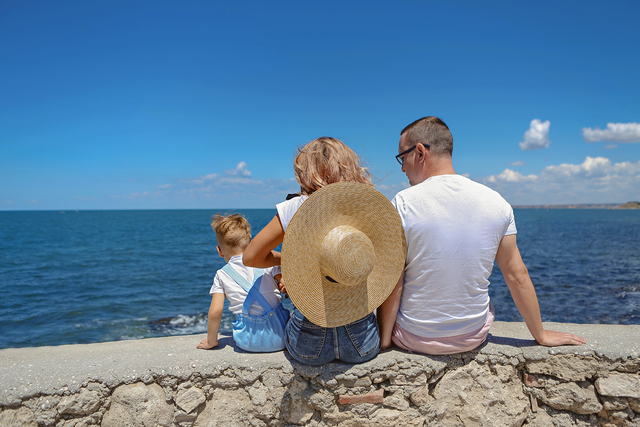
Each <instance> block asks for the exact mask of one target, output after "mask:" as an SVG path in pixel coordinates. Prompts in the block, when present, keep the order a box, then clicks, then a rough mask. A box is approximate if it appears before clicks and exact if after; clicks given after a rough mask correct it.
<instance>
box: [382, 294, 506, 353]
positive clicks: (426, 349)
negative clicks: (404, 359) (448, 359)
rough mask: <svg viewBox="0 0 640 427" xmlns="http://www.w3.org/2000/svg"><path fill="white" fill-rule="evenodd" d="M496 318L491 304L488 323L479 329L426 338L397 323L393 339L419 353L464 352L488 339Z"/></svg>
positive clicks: (397, 343)
mask: <svg viewBox="0 0 640 427" xmlns="http://www.w3.org/2000/svg"><path fill="white" fill-rule="evenodd" d="M494 319H495V312H494V311H493V306H492V305H491V304H489V315H488V316H487V323H485V324H484V326H483V327H482V328H480V329H478V330H477V331H474V332H469V333H467V334H462V335H456V336H453V337H445V338H424V337H420V336H418V335H415V334H412V333H411V332H408V331H406V330H404V329H402V327H400V325H398V323H396V324H395V325H394V326H393V332H392V334H391V339H392V340H393V342H394V343H395V345H397V346H398V347H400V348H403V349H405V350H410V351H415V352H417V353H424V354H432V355H440V354H454V353H462V352H465V351H469V350H473V349H474V348H476V347H478V346H479V345H480V344H482V343H483V342H484V340H486V339H487V335H488V334H489V329H490V328H491V325H493V320H494Z"/></svg>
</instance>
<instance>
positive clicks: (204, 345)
mask: <svg viewBox="0 0 640 427" xmlns="http://www.w3.org/2000/svg"><path fill="white" fill-rule="evenodd" d="M217 346H218V341H214V342H212V343H210V342H209V340H208V339H207V338H205V339H203V340H202V341H200V344H198V346H197V347H196V348H201V349H204V350H210V349H212V348H214V347H217Z"/></svg>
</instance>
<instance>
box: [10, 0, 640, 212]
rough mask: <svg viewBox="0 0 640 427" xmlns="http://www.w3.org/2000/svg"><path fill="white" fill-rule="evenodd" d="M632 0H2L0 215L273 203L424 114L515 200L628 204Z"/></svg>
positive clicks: (391, 184)
mask: <svg viewBox="0 0 640 427" xmlns="http://www.w3.org/2000/svg"><path fill="white" fill-rule="evenodd" d="M639 18H640V3H639V2H637V1H635V0H634V1H608V2H590V1H580V2H577V1H575V2H557V1H549V2H547V1H539V2H535V3H528V2H481V3H479V2H475V1H473V2H472V1H450V2H430V1H406V0H403V1H384V2H380V1H367V2H364V1H363V2H344V1H340V2H333V1H325V2H293V1H291V2H258V1H255V2H254V1H244V2H209V1H206V2H205V1H189V2H175V1H172V2H167V1H153V2H152V1H138V2H124V1H123V2H119V1H100V2H87V1H77V2H76V1H58V2H29V1H3V2H2V4H0V210H31V209H53V210H71V209H183V208H184V209H191V208H206V209H209V208H211V209H223V208H272V207H274V205H275V204H276V203H278V202H279V201H281V200H283V199H284V197H285V195H286V194H287V193H292V192H295V191H297V189H298V187H297V185H296V182H295V180H294V176H293V168H292V161H293V157H294V154H295V150H296V147H298V146H301V145H303V144H304V143H305V142H308V141H310V140H312V139H314V138H316V137H318V136H322V135H329V136H334V137H337V138H340V139H342V140H343V141H344V142H345V143H346V144H347V145H349V146H350V147H352V148H353V149H354V150H356V152H357V153H358V154H360V155H361V157H362V158H363V160H364V161H365V162H366V163H367V164H368V166H369V167H370V170H371V172H372V173H373V174H374V176H375V177H376V182H377V187H378V188H379V189H380V190H381V191H382V192H383V193H384V194H385V195H387V196H388V197H393V195H395V193H397V192H398V191H399V190H401V189H403V188H405V187H406V186H407V185H408V183H407V179H406V177H405V176H404V174H403V173H402V172H401V170H400V167H399V165H398V164H397V163H396V162H395V160H394V158H393V157H394V155H395V154H397V148H398V147H397V144H398V139H399V132H400V130H401V129H402V128H403V127H404V126H406V125H407V124H409V123H410V122H412V121H413V120H415V119H418V118H420V117H422V116H426V115H435V116H438V117H440V118H441V119H443V120H444V121H445V122H446V123H447V124H448V125H449V127H450V128H451V130H452V133H453V137H454V147H455V148H454V157H453V159H454V167H455V169H456V172H457V173H460V174H464V175H466V176H469V177H470V178H471V179H474V180H476V181H478V182H482V183H485V184H487V185H489V186H490V187H492V188H494V189H496V190H498V191H499V192H500V193H501V194H502V195H503V196H504V197H505V198H506V199H507V200H508V201H509V202H511V203H512V204H515V205H526V204H547V203H549V204H553V203H624V202H627V201H630V200H640V79H638V75H639V72H640V31H638V29H637V23H638V21H639Z"/></svg>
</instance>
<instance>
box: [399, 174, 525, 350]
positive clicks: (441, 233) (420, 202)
mask: <svg viewBox="0 0 640 427" xmlns="http://www.w3.org/2000/svg"><path fill="white" fill-rule="evenodd" d="M392 203H393V205H394V206H395V207H396V209H397V210H398V213H399V214H400V217H401V219H402V225H403V227H404V232H405V237H406V239H407V259H406V267H405V276H404V288H403V291H402V298H401V301H400V308H399V310H398V317H397V322H398V324H399V325H400V326H401V327H402V328H403V329H405V330H407V331H409V332H411V333H413V334H415V335H418V336H421V337H425V338H443V337H452V336H456V335H462V334H466V333H469V332H473V331H476V330H478V329H480V328H481V327H482V326H483V325H484V324H485V322H486V321H487V315H488V313H489V276H490V275H491V271H492V270H493V264H494V261H495V257H496V253H497V251H498V246H499V245H500V241H501V240H502V238H503V237H504V236H507V235H510V234H515V233H516V226H515V220H514V217H513V209H512V208H511V206H510V205H509V203H507V201H506V200H504V199H503V198H502V196H500V194H498V193H497V192H495V191H493V190H491V189H490V188H488V187H486V186H484V185H482V184H478V183H477V182H474V181H472V180H470V179H468V178H465V177H463V176H461V175H437V176H434V177H431V178H429V179H427V180H425V181H424V182H422V183H420V184H417V185H414V186H412V187H410V188H407V189H406V190H403V191H401V192H400V193H398V194H397V195H396V197H395V198H394V199H393V200H392Z"/></svg>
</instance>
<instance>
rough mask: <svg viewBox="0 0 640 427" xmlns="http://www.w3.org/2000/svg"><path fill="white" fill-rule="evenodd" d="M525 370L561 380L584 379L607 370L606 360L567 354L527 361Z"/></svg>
mask: <svg viewBox="0 0 640 427" xmlns="http://www.w3.org/2000/svg"><path fill="white" fill-rule="evenodd" d="M527 370H528V371H529V372H530V373H532V374H545V375H551V376H554V377H557V378H560V379H563V380H569V381H584V380H586V379H587V378H591V377H593V376H595V375H596V373H597V372H605V371H608V370H609V369H608V367H607V366H606V362H603V361H601V360H598V359H596V358H595V357H583V358H580V359H579V360H576V358H575V357H573V356H571V355H568V354H561V355H558V356H549V357H548V358H547V359H545V360H533V361H531V362H527Z"/></svg>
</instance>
